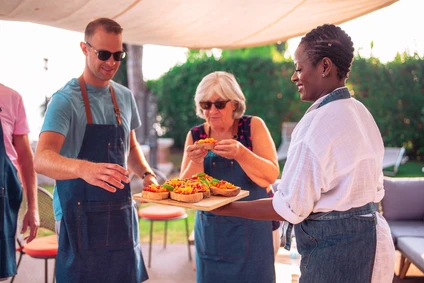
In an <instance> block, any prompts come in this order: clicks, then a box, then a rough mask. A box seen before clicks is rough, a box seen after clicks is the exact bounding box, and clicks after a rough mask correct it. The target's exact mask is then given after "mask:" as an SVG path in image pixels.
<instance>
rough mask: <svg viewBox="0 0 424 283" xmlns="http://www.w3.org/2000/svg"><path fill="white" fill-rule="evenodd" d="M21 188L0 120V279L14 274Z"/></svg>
mask: <svg viewBox="0 0 424 283" xmlns="http://www.w3.org/2000/svg"><path fill="white" fill-rule="evenodd" d="M21 201H22V187H21V184H20V182H19V179H18V175H17V171H16V168H15V166H13V163H12V161H10V159H9V157H8V156H7V153H6V148H5V146H4V140H3V128H2V125H1V120H0V278H6V277H11V276H13V275H15V274H16V246H15V245H16V241H15V233H16V226H17V223H18V211H19V206H20V205H21Z"/></svg>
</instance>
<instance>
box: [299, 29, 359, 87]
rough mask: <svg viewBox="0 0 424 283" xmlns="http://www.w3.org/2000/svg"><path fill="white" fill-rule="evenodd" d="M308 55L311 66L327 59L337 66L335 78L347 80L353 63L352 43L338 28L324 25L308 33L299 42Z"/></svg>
mask: <svg viewBox="0 0 424 283" xmlns="http://www.w3.org/2000/svg"><path fill="white" fill-rule="evenodd" d="M300 45H302V46H303V47H304V48H305V51H306V53H307V54H308V57H309V59H310V60H311V62H312V65H313V66H315V65H316V64H317V63H318V62H319V61H320V60H321V59H323V58H324V57H328V58H330V59H331V61H332V62H333V64H335V65H336V66H337V76H338V77H339V78H340V79H344V78H348V77H349V72H350V68H351V66H352V61H353V56H354V54H353V52H354V48H353V42H352V39H351V38H350V36H349V35H348V34H347V33H346V32H345V31H344V30H342V29H341V28H340V27H338V26H335V25H333V24H325V25H322V26H319V27H317V28H315V29H313V30H311V31H310V32H308V33H307V34H306V35H305V36H304V37H302V39H301V40H300V43H299V46H300Z"/></svg>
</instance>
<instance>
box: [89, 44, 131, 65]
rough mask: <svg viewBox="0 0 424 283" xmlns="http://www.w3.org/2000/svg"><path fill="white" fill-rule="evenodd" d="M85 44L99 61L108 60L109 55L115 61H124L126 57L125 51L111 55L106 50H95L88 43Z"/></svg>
mask: <svg viewBox="0 0 424 283" xmlns="http://www.w3.org/2000/svg"><path fill="white" fill-rule="evenodd" d="M85 44H87V45H88V46H89V47H91V48H92V49H93V50H94V52H96V54H97V58H99V60H101V61H107V60H109V58H110V56H111V55H113V59H114V60H115V61H122V60H124V58H125V56H127V52H125V51H116V52H114V53H112V52H110V51H107V50H96V49H94V47H93V46H92V45H91V44H90V43H88V42H86V43H85Z"/></svg>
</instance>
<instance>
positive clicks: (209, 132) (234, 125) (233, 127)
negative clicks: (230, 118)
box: [208, 119, 238, 140]
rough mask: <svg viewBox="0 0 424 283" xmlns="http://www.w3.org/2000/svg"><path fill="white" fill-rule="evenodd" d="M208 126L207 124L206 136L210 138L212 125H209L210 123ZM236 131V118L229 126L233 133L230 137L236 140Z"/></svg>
mask: <svg viewBox="0 0 424 283" xmlns="http://www.w3.org/2000/svg"><path fill="white" fill-rule="evenodd" d="M208 126H209V129H208V138H210V137H211V132H212V127H211V125H208ZM237 132H238V119H235V120H234V123H233V126H232V128H231V133H232V135H233V137H232V139H234V140H237V139H238V135H237Z"/></svg>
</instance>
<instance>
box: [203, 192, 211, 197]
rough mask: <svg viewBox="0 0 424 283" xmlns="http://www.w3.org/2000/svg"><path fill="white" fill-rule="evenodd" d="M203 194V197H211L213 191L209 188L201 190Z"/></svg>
mask: <svg viewBox="0 0 424 283" xmlns="http://www.w3.org/2000/svg"><path fill="white" fill-rule="evenodd" d="M201 193H202V194H203V198H210V197H211V191H210V190H207V191H204V192H201Z"/></svg>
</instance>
